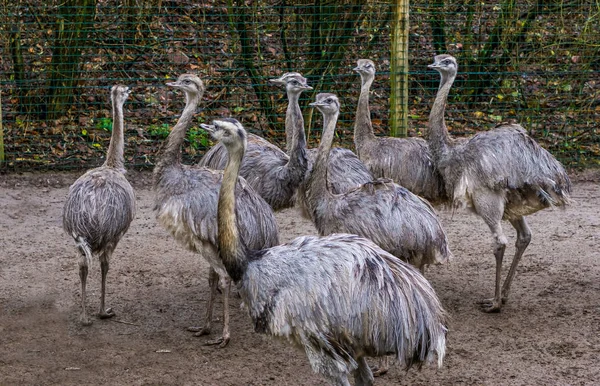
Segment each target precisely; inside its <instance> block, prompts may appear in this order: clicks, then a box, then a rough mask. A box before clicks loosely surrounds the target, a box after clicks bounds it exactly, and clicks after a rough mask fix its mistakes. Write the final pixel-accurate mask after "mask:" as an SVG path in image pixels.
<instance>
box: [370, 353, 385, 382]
mask: <svg viewBox="0 0 600 386" xmlns="http://www.w3.org/2000/svg"><path fill="white" fill-rule="evenodd" d="M388 359H389V358H388V357H385V356H384V357H380V358H379V365H373V366H370V367H371V372H372V373H373V376H374V377H381V376H382V375H385V374H386V373H387V372H388V370H389V362H388Z"/></svg>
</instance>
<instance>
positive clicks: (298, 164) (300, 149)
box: [285, 93, 308, 183]
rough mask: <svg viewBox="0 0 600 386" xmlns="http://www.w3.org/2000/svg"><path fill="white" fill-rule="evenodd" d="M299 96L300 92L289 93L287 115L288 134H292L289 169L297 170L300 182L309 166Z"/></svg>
mask: <svg viewBox="0 0 600 386" xmlns="http://www.w3.org/2000/svg"><path fill="white" fill-rule="evenodd" d="M299 98H300V95H299V94H296V93H288V99H289V104H288V108H287V112H286V115H285V128H286V136H287V135H288V133H290V135H291V145H290V143H288V155H289V156H290V161H289V163H288V169H289V170H290V171H294V172H295V174H296V178H297V179H298V181H297V182H298V183H300V182H301V180H302V179H304V176H305V174H306V169H307V168H308V159H307V157H306V134H305V133H304V118H303V117H302V111H301V110H300V104H299V103H298V99H299ZM288 139H289V138H288Z"/></svg>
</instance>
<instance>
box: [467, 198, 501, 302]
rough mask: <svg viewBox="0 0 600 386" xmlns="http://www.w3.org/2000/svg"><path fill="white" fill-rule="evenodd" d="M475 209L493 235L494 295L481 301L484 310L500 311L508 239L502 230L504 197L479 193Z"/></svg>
mask: <svg viewBox="0 0 600 386" xmlns="http://www.w3.org/2000/svg"><path fill="white" fill-rule="evenodd" d="M473 204H474V208H475V211H476V212H477V214H478V215H479V216H481V218H482V219H483V221H485V223H486V224H487V226H488V227H489V228H490V231H491V232H492V237H494V257H495V258H496V286H495V291H494V297H493V298H492V299H485V300H483V301H481V302H480V303H479V304H481V307H482V310H483V311H484V312H500V310H501V308H502V293H501V289H500V283H501V282H502V260H503V259H504V250H505V249H506V244H507V243H508V240H507V239H506V236H505V235H504V232H503V231H502V224H501V221H502V215H503V213H504V197H503V196H500V195H497V194H494V193H490V192H488V193H480V194H479V195H478V196H476V197H474V199H473Z"/></svg>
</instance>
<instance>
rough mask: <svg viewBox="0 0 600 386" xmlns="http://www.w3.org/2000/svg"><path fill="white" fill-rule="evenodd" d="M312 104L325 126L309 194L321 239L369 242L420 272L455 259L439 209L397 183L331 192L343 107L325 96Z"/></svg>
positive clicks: (383, 181) (376, 183)
mask: <svg viewBox="0 0 600 386" xmlns="http://www.w3.org/2000/svg"><path fill="white" fill-rule="evenodd" d="M311 105H312V106H315V107H317V108H318V109H319V110H320V111H321V113H322V114H323V126H324V128H323V134H322V136H321V144H320V146H319V153H318V155H317V159H316V161H315V166H314V168H313V172H312V174H311V175H310V177H309V179H308V184H307V191H306V192H307V197H308V200H307V201H308V204H309V206H310V207H309V209H310V213H311V217H312V218H313V220H314V223H315V226H316V227H317V229H318V231H319V234H320V235H328V234H332V233H340V232H343V233H352V234H356V235H359V236H362V237H366V238H368V239H370V240H372V241H374V242H375V244H377V245H379V246H380V247H381V248H383V249H384V250H386V251H388V252H389V253H391V254H392V255H394V256H396V257H398V258H400V259H402V260H405V261H407V262H409V263H411V264H413V265H414V266H416V267H418V268H420V269H423V268H424V267H425V266H426V265H429V264H439V263H444V262H446V261H447V260H449V259H451V258H452V253H451V252H450V249H449V246H448V239H447V237H446V233H445V231H444V229H443V227H442V224H441V222H440V220H439V218H438V217H437V215H436V213H435V211H434V209H433V208H432V207H431V205H430V204H429V203H428V202H427V201H426V200H423V199H422V198H420V197H418V196H417V195H415V194H413V193H411V192H410V191H409V190H407V189H405V188H404V187H402V186H400V185H398V184H396V183H394V182H393V181H392V180H390V179H378V180H373V181H370V182H368V183H366V184H363V185H360V186H358V187H356V188H354V189H352V190H350V191H348V192H345V193H342V194H335V193H333V192H331V191H330V189H329V188H328V186H327V184H326V181H327V178H328V176H327V173H328V169H327V167H325V165H327V162H328V157H329V151H330V149H331V144H332V141H333V137H334V133H335V127H336V122H337V118H338V115H339V112H340V104H339V100H338V98H337V97H336V96H335V95H333V94H328V93H322V94H318V95H317V99H316V102H314V103H311Z"/></svg>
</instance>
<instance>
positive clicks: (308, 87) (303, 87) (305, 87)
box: [302, 85, 313, 90]
mask: <svg viewBox="0 0 600 386" xmlns="http://www.w3.org/2000/svg"><path fill="white" fill-rule="evenodd" d="M302 89H303V90H312V89H313V88H312V87H310V86H309V85H304V86H302Z"/></svg>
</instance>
